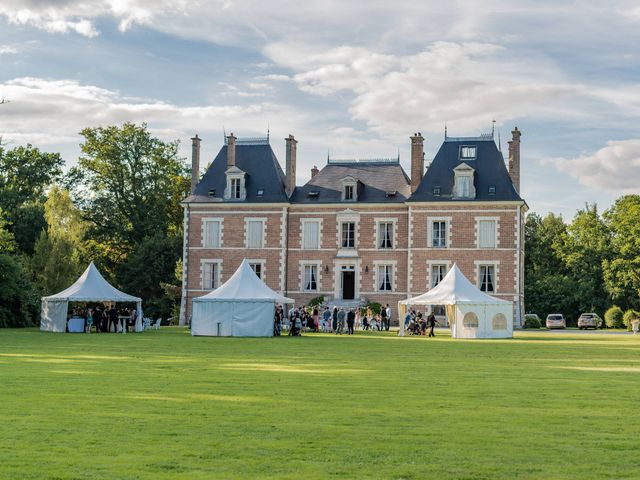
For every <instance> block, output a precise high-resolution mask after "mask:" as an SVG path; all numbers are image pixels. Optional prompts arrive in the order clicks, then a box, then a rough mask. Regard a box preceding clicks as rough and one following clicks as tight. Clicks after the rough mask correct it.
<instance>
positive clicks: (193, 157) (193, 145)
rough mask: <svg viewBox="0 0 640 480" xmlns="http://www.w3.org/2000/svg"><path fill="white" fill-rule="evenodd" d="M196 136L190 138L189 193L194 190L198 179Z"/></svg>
mask: <svg viewBox="0 0 640 480" xmlns="http://www.w3.org/2000/svg"><path fill="white" fill-rule="evenodd" d="M201 140H202V139H201V138H199V137H198V134H197V133H196V136H195V137H193V138H192V139H191V193H194V192H195V191H196V185H198V182H199V181H200V141H201Z"/></svg>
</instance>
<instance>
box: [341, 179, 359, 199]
mask: <svg viewBox="0 0 640 480" xmlns="http://www.w3.org/2000/svg"><path fill="white" fill-rule="evenodd" d="M347 187H351V193H352V196H351V198H347ZM357 200H358V181H357V180H356V179H355V178H353V177H345V178H343V179H342V201H343V202H355V201H357Z"/></svg>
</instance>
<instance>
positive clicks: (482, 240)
mask: <svg viewBox="0 0 640 480" xmlns="http://www.w3.org/2000/svg"><path fill="white" fill-rule="evenodd" d="M495 247H496V221H495V220H478V248H495Z"/></svg>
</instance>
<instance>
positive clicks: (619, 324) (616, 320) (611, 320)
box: [604, 305, 624, 328]
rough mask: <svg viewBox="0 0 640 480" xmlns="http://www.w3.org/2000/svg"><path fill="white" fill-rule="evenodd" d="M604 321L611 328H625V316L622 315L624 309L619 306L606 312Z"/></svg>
mask: <svg viewBox="0 0 640 480" xmlns="http://www.w3.org/2000/svg"><path fill="white" fill-rule="evenodd" d="M604 321H605V323H606V324H607V327H609V328H623V327H624V314H623V313H622V309H621V308H620V307H618V306H617V305H614V306H613V307H611V308H610V309H609V310H607V311H606V312H605V314H604Z"/></svg>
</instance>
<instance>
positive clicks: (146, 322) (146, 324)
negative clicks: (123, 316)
mask: <svg viewBox="0 0 640 480" xmlns="http://www.w3.org/2000/svg"><path fill="white" fill-rule="evenodd" d="M149 328H151V319H150V318H147V317H145V318H143V319H142V330H147V329H149Z"/></svg>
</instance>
